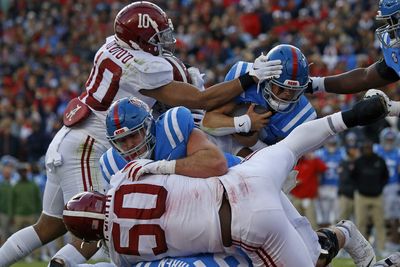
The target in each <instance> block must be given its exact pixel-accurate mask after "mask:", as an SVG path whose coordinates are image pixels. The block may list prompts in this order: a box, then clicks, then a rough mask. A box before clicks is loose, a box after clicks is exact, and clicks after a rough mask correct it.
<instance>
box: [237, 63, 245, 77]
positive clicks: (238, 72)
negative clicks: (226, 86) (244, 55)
mask: <svg viewBox="0 0 400 267" xmlns="http://www.w3.org/2000/svg"><path fill="white" fill-rule="evenodd" d="M242 66H243V61H239V62H238V64H237V65H236V70H235V78H237V77H239V76H240V73H241V71H242Z"/></svg>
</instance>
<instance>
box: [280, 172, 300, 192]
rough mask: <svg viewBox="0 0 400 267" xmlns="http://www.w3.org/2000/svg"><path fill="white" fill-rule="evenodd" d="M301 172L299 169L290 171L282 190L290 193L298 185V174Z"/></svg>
mask: <svg viewBox="0 0 400 267" xmlns="http://www.w3.org/2000/svg"><path fill="white" fill-rule="evenodd" d="M298 174H299V171H296V170H292V171H291V172H289V174H288V176H287V177H286V180H285V181H284V182H283V185H282V191H283V192H284V193H285V194H289V193H290V191H292V189H293V188H295V187H296V185H297V180H296V178H297V175H298Z"/></svg>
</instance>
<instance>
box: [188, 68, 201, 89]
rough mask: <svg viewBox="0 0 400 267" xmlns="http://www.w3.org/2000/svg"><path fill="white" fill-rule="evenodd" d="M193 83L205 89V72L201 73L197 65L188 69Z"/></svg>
mask: <svg viewBox="0 0 400 267" xmlns="http://www.w3.org/2000/svg"><path fill="white" fill-rule="evenodd" d="M187 71H188V73H189V76H190V79H191V80H192V85H194V86H196V87H197V88H199V89H204V75H205V74H204V73H200V70H199V69H198V68H196V67H190V68H188V69H187Z"/></svg>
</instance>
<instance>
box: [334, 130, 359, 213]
mask: <svg viewBox="0 0 400 267" xmlns="http://www.w3.org/2000/svg"><path fill="white" fill-rule="evenodd" d="M346 137H347V136H346ZM359 155H360V150H359V148H358V146H357V145H356V143H355V142H354V143H351V144H349V145H347V146H346V158H345V159H344V160H343V161H342V162H341V163H340V165H339V170H338V173H339V190H338V195H339V218H343V219H345V220H349V219H350V218H351V217H352V216H353V215H354V190H355V184H354V181H353V179H352V178H351V173H352V171H353V170H354V162H355V160H356V159H357V158H358V157H359Z"/></svg>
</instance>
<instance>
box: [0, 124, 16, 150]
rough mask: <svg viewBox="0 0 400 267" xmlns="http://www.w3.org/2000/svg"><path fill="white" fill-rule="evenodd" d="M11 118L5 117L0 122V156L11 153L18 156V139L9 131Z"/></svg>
mask: <svg viewBox="0 0 400 267" xmlns="http://www.w3.org/2000/svg"><path fill="white" fill-rule="evenodd" d="M11 126H12V119H11V117H5V118H2V119H1V122H0V157H2V156H4V155H11V156H13V157H18V156H19V146H20V141H19V139H18V137H16V136H14V135H13V134H12V133H11Z"/></svg>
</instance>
